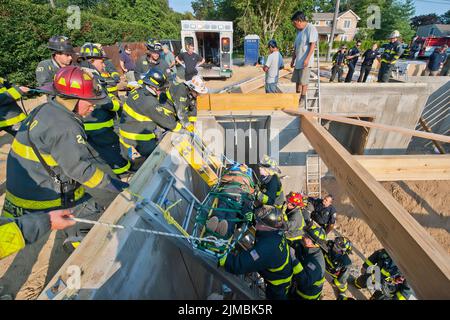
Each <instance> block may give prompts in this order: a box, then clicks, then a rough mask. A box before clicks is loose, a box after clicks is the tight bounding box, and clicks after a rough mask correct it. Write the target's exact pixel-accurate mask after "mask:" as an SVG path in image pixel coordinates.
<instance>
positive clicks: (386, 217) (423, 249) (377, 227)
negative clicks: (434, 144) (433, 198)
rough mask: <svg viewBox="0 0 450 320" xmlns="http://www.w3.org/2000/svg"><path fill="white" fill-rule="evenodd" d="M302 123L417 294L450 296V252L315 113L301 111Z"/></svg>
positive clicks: (430, 296) (315, 146)
mask: <svg viewBox="0 0 450 320" xmlns="http://www.w3.org/2000/svg"><path fill="white" fill-rule="evenodd" d="M301 127H302V131H303V133H304V134H305V135H306V137H307V138H308V140H309V142H310V143H311V145H312V146H313V148H314V149H315V150H316V151H317V153H318V154H319V155H320V157H321V158H322V160H323V161H324V162H325V164H326V165H327V167H328V168H329V169H330V170H331V171H332V172H333V173H334V175H335V177H336V179H337V181H338V182H339V185H340V186H341V187H342V188H344V189H345V190H346V192H347V193H348V194H349V196H350V198H351V200H352V203H353V204H354V205H355V206H356V207H357V208H358V209H359V211H360V212H361V213H362V215H363V218H364V220H365V221H366V223H367V224H368V225H369V226H370V228H371V229H372V230H373V232H374V233H375V235H376V236H377V238H378V240H379V241H380V242H381V243H382V245H383V246H384V247H385V249H386V250H387V251H388V252H389V254H390V255H391V257H392V258H393V260H394V261H395V262H396V264H397V266H398V267H399V268H400V270H401V271H402V273H403V274H404V275H405V277H406V279H407V280H408V283H409V284H410V285H411V287H412V288H413V290H414V291H415V294H416V296H417V297H418V298H420V299H450V257H449V255H448V253H447V252H446V251H445V250H444V249H443V248H442V247H441V246H440V245H439V244H438V243H437V241H436V240H435V239H434V238H433V237H432V236H431V235H430V234H429V233H428V232H427V231H426V230H425V229H424V228H423V227H422V226H421V225H420V224H419V223H418V222H417V221H416V220H415V219H414V218H413V217H412V216H411V215H410V214H409V213H408V212H407V211H406V210H405V209H404V208H403V207H402V206H401V205H400V204H399V203H398V202H397V201H396V200H395V199H394V198H393V197H392V196H391V195H390V194H389V192H388V191H386V190H385V189H384V188H383V187H382V186H381V185H380V184H379V183H378V182H377V181H376V180H375V179H374V178H373V177H372V176H371V175H370V173H369V172H367V170H365V169H364V168H363V167H362V166H361V165H360V164H359V163H358V161H357V160H356V159H354V158H353V157H352V156H351V155H350V153H348V151H347V150H346V149H345V148H344V147H343V146H342V145H341V144H340V143H339V142H338V141H337V140H336V139H334V137H333V136H332V135H331V134H330V133H329V132H328V131H327V130H326V129H325V128H323V127H322V126H320V125H318V124H317V123H316V122H315V121H313V118H312V117H309V116H302V117H301ZM443 196H444V195H443Z"/></svg>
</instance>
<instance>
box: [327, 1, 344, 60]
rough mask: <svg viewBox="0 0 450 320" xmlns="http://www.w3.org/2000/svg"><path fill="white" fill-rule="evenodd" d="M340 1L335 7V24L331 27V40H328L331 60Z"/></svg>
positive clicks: (328, 55)
mask: <svg viewBox="0 0 450 320" xmlns="http://www.w3.org/2000/svg"><path fill="white" fill-rule="evenodd" d="M340 2H341V1H340V0H336V7H335V8H334V17H333V26H332V27H331V38H330V41H328V52H327V61H330V59H331V50H332V49H333V42H334V35H335V34H336V24H337V18H338V15H339V5H340Z"/></svg>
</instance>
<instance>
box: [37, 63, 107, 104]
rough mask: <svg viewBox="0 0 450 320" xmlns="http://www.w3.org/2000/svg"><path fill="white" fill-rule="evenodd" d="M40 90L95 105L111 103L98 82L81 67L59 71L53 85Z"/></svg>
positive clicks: (64, 68)
mask: <svg viewBox="0 0 450 320" xmlns="http://www.w3.org/2000/svg"><path fill="white" fill-rule="evenodd" d="M39 89H41V90H44V91H48V92H51V93H53V94H55V95H58V96H61V97H65V98H73V99H80V100H87V101H90V102H93V103H95V104H104V103H107V102H109V98H108V95H107V94H106V92H105V90H103V88H102V87H101V86H100V84H99V83H98V82H97V80H96V79H94V77H93V76H92V75H90V74H88V73H87V72H85V71H84V70H83V69H81V68H80V67H75V66H68V67H63V68H61V69H59V70H58V72H57V73H56V75H55V78H54V79H53V83H51V84H48V85H46V86H44V87H41V88H39Z"/></svg>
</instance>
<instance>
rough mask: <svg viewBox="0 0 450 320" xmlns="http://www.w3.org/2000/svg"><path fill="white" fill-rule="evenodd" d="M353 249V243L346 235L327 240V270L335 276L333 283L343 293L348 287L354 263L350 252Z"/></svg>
mask: <svg viewBox="0 0 450 320" xmlns="http://www.w3.org/2000/svg"><path fill="white" fill-rule="evenodd" d="M352 250H353V245H352V243H351V242H350V240H348V239H347V238H346V237H336V238H335V239H334V240H328V241H327V253H326V254H325V261H326V264H325V266H326V270H327V272H328V274H330V275H331V276H332V277H333V278H334V280H333V283H334V284H335V285H336V287H337V288H338V290H339V292H340V293H342V294H343V293H345V292H346V291H347V287H348V285H347V281H348V277H349V275H350V266H351V265H352V260H350V257H349V254H351V253H352Z"/></svg>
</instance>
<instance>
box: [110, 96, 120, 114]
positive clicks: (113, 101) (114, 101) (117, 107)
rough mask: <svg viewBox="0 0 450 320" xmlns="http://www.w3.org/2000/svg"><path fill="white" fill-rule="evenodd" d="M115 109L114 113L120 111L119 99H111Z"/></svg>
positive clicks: (113, 109)
mask: <svg viewBox="0 0 450 320" xmlns="http://www.w3.org/2000/svg"><path fill="white" fill-rule="evenodd" d="M111 101H112V104H113V108H112V111H119V110H120V102H119V100H117V99H111Z"/></svg>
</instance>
